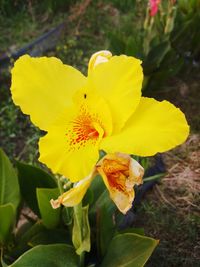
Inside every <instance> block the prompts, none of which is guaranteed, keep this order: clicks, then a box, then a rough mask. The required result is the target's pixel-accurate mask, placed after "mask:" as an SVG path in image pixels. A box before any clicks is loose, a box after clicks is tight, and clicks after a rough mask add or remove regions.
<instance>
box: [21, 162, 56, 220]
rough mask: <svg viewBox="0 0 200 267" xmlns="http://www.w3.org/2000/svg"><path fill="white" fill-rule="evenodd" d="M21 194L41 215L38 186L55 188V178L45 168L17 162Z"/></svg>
mask: <svg viewBox="0 0 200 267" xmlns="http://www.w3.org/2000/svg"><path fill="white" fill-rule="evenodd" d="M17 169H18V176H19V184H20V189H21V194H22V196H23V198H24V200H25V201H26V203H27V204H28V206H29V207H30V208H31V209H32V210H33V211H34V212H35V213H36V214H37V215H38V216H39V217H40V212H39V207H38V203H37V197H36V188H55V187H57V184H56V181H55V179H54V178H53V177H52V176H51V175H49V174H48V173H47V172H45V171H44V170H42V169H40V168H38V167H35V166H31V165H28V164H25V163H21V162H17Z"/></svg>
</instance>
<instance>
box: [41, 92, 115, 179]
mask: <svg viewBox="0 0 200 267" xmlns="http://www.w3.org/2000/svg"><path fill="white" fill-rule="evenodd" d="M82 98H83V100H82V102H80V101H78V102H77V103H75V104H74V105H72V106H71V107H70V108H68V109H66V110H65V112H64V113H63V114H62V116H61V117H59V119H57V121H56V123H54V125H53V126H52V127H51V128H49V131H48V133H47V134H46V135H45V136H44V137H42V138H40V141H39V151H40V158H39V160H40V161H41V162H43V163H45V164H46V165H47V166H48V167H49V168H50V169H51V170H52V171H53V172H54V173H59V174H62V175H64V176H65V177H67V178H69V179H70V180H71V181H72V182H76V181H79V180H81V179H83V178H84V177H86V176H88V175H89V173H90V172H91V170H92V169H93V167H94V166H95V164H96V162H97V161H98V159H99V143H100V142H101V140H102V138H103V136H106V135H109V134H110V133H111V129H112V120H111V115H110V112H109V109H108V107H107V104H106V103H105V101H104V100H103V99H102V98H100V97H99V96H95V95H94V94H93V95H86V98H85V94H83V96H82Z"/></svg>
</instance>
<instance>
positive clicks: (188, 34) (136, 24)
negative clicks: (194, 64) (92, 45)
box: [107, 0, 200, 90]
mask: <svg viewBox="0 0 200 267" xmlns="http://www.w3.org/2000/svg"><path fill="white" fill-rule="evenodd" d="M199 6H200V5H199V1H198V0H193V1H178V3H177V4H176V3H175V2H173V1H162V2H161V3H160V5H159V11H158V13H157V14H156V15H155V16H154V17H151V16H150V10H149V6H148V5H147V1H144V2H143V3H141V2H140V1H137V2H136V5H135V10H134V12H132V11H130V12H129V13H128V16H127V14H125V15H122V16H121V17H120V19H119V22H118V25H117V27H116V28H115V29H114V30H112V31H110V32H109V34H108V35H107V36H108V39H109V40H110V49H111V50H112V51H113V52H114V54H127V55H130V56H136V57H139V58H140V59H141V60H142V61H143V68H144V74H145V79H144V83H143V88H144V89H149V90H155V89H158V88H160V85H162V83H163V82H164V81H166V80H167V79H169V78H170V77H173V76H175V75H177V74H178V73H179V72H180V71H181V70H183V67H184V66H185V63H186V60H187V59H186V58H187V57H189V58H190V59H191V61H192V60H194V58H195V57H199V54H200V44H199V24H200V7H199ZM145 9H146V15H145V13H144V11H145ZM131 13H132V14H131ZM138 14H141V15H140V17H139V21H138ZM141 22H144V23H141Z"/></svg>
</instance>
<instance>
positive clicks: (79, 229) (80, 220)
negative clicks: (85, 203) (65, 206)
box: [74, 202, 85, 267]
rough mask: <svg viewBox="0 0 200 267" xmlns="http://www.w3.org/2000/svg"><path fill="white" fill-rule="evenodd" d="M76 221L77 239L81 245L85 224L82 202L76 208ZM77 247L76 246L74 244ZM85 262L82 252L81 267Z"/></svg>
mask: <svg viewBox="0 0 200 267" xmlns="http://www.w3.org/2000/svg"><path fill="white" fill-rule="evenodd" d="M74 220H76V223H77V231H76V235H77V236H76V239H78V240H79V243H82V239H83V237H82V228H83V227H82V226H83V225H82V224H83V210H82V202H80V203H79V204H78V205H76V206H74ZM74 245H75V247H76V244H74ZM84 261H85V253H84V252H82V253H81V254H80V267H83V266H84Z"/></svg>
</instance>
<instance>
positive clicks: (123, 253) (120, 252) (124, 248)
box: [100, 233, 158, 267]
mask: <svg viewBox="0 0 200 267" xmlns="http://www.w3.org/2000/svg"><path fill="white" fill-rule="evenodd" d="M157 244H158V241H157V240H155V239H152V238H149V237H145V236H140V235H137V234H133V233H127V234H119V235H116V236H115V237H114V238H113V239H112V241H111V242H110V245H109V247H108V249H107V253H106V255H105V258H104V259H103V262H102V264H101V265H100V266H101V267H113V266H115V267H142V266H144V265H145V263H146V262H147V260H148V259H149V257H150V256H151V254H152V252H153V250H154V249H155V247H156V246H157Z"/></svg>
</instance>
